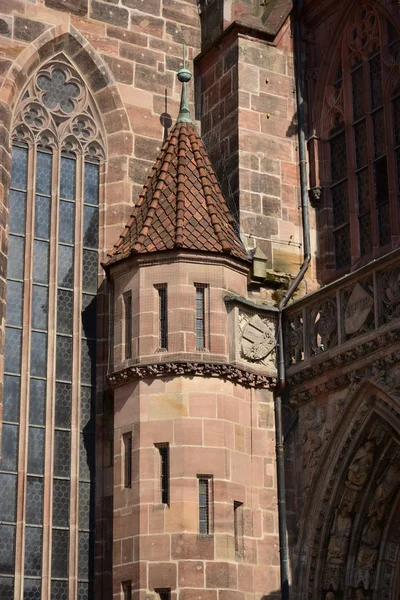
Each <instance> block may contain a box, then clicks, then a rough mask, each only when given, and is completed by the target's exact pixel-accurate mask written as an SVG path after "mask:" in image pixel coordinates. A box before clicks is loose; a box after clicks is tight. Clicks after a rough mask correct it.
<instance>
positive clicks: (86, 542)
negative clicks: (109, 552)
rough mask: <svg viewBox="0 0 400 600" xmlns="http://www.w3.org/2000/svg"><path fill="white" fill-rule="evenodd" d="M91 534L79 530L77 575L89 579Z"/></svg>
mask: <svg viewBox="0 0 400 600" xmlns="http://www.w3.org/2000/svg"><path fill="white" fill-rule="evenodd" d="M92 537H93V534H92V533H86V532H81V531H80V532H79V542H78V543H79V549H78V577H79V579H89V575H90V572H91V570H92V569H91V562H92V561H91V559H92V553H91V552H90V546H91V540H92Z"/></svg>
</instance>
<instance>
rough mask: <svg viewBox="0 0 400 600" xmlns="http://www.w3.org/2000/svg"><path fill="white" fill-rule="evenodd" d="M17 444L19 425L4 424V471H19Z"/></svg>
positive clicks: (0, 460) (2, 445)
mask: <svg viewBox="0 0 400 600" xmlns="http://www.w3.org/2000/svg"><path fill="white" fill-rule="evenodd" d="M17 444H18V425H9V424H8V423H3V429H2V432H1V458H0V467H1V469H2V470H3V471H14V472H15V471H16V470H17ZM0 573H1V571H0Z"/></svg>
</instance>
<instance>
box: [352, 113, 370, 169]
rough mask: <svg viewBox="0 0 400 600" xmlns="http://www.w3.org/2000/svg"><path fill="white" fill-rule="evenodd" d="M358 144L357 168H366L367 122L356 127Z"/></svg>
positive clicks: (355, 132)
mask: <svg viewBox="0 0 400 600" xmlns="http://www.w3.org/2000/svg"><path fill="white" fill-rule="evenodd" d="M354 136H355V142H356V161H357V168H358V169H359V168H360V167H364V166H365V165H366V164H367V162H368V146H367V127H366V123H365V121H361V122H360V123H358V124H357V125H355V126H354Z"/></svg>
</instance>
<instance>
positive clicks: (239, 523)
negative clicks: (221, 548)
mask: <svg viewBox="0 0 400 600" xmlns="http://www.w3.org/2000/svg"><path fill="white" fill-rule="evenodd" d="M243 517H244V515H243V502H237V501H236V500H235V501H234V503H233V526H234V536H235V554H236V556H238V557H241V556H243V532H244V518H243Z"/></svg>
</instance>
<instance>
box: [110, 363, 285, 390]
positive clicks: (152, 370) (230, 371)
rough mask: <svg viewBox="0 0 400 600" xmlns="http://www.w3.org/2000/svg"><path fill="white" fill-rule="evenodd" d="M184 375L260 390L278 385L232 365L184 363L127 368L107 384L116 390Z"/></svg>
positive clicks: (270, 379) (274, 381) (111, 377)
mask: <svg viewBox="0 0 400 600" xmlns="http://www.w3.org/2000/svg"><path fill="white" fill-rule="evenodd" d="M182 375H189V376H198V377H218V378H220V379H224V380H226V381H232V382H233V383H238V384H240V385H244V386H246V387H251V388H260V389H268V388H269V389H272V388H273V387H274V386H275V384H276V380H275V378H274V377H271V376H267V375H260V374H257V373H253V372H251V371H248V370H246V369H242V368H240V367H237V366H235V365H232V364H222V363H202V362H184V361H182V362H162V363H151V364H146V365H136V366H131V367H127V368H125V369H122V370H121V371H116V372H114V373H111V374H110V375H108V376H107V384H108V386H109V387H110V388H114V387H118V386H121V385H123V384H125V383H128V382H131V381H136V380H140V379H149V378H151V379H154V378H160V377H175V376H182Z"/></svg>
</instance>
